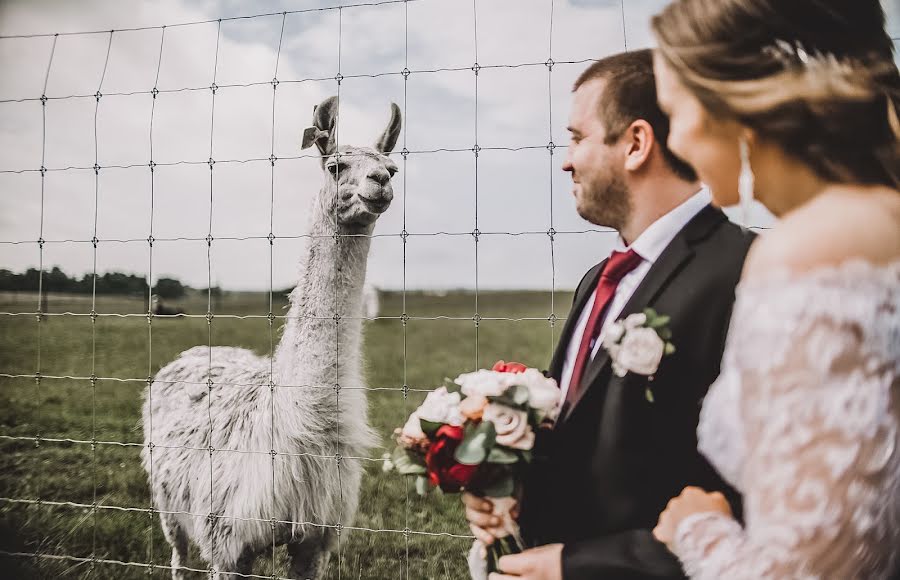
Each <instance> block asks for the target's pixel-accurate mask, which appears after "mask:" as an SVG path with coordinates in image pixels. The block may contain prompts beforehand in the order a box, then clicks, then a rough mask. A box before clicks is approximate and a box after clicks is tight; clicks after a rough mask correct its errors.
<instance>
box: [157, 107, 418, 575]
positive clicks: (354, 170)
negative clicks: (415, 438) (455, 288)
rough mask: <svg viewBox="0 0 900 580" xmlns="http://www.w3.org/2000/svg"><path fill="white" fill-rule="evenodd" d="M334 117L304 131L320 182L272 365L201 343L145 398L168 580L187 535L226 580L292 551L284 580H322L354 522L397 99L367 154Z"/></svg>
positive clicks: (330, 113) (368, 437)
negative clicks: (366, 290)
mask: <svg viewBox="0 0 900 580" xmlns="http://www.w3.org/2000/svg"><path fill="white" fill-rule="evenodd" d="M336 111H337V99H336V98H334V97H332V98H330V99H327V100H326V101H324V102H323V103H322V104H321V105H319V106H318V107H317V108H316V109H314V113H313V127H311V128H309V129H307V131H306V132H305V133H304V146H309V145H312V144H315V145H316V146H317V147H318V148H319V151H320V152H321V154H322V166H323V170H324V176H325V184H324V186H323V187H322V189H321V190H320V193H319V196H318V197H317V198H316V202H315V204H314V207H313V208H312V212H311V220H310V234H311V237H310V238H309V239H310V242H309V244H308V248H307V255H306V259H305V264H304V267H303V268H302V270H301V278H300V282H299V284H298V285H297V287H296V288H295V289H294V291H293V292H291V295H290V308H289V310H288V319H287V321H286V323H285V326H284V331H283V334H282V337H281V340H280V342H279V344H278V346H277V348H276V350H275V354H274V356H273V357H271V358H270V357H264V356H259V355H256V354H254V353H253V352H251V351H249V350H246V349H242V348H234V347H225V346H215V347H210V346H197V347H194V348H191V349H189V350H187V351H185V352H183V353H181V355H180V356H179V357H178V358H177V359H176V360H175V361H173V362H171V363H169V364H168V365H166V366H165V367H163V368H162V369H161V370H160V371H159V372H158V373H157V375H156V377H155V380H154V381H153V383H152V385H151V386H150V387H149V388H148V389H147V392H146V393H145V402H144V407H143V426H144V442H145V447H144V449H143V451H142V453H141V456H142V460H143V465H144V468H145V469H146V470H147V473H148V475H149V477H150V488H151V492H152V494H153V498H154V502H155V505H156V508H157V509H159V510H160V512H161V513H160V520H161V523H162V528H163V532H164V533H165V536H166V539H167V540H168V541H169V543H170V544H171V545H172V576H173V578H176V579H177V578H182V577H184V571H183V570H179V568H180V567H182V566H184V565H185V564H186V561H185V558H186V554H187V543H188V540H191V541H193V542H194V543H195V544H196V545H197V546H198V547H199V549H200V554H201V556H202V557H203V558H204V559H205V560H207V561H208V562H209V563H210V564H211V566H212V567H213V568H214V569H215V570H216V571H217V572H218V573H219V575H220V577H231V576H232V575H233V574H248V573H250V571H251V569H252V565H253V561H254V559H255V557H256V556H257V555H258V554H260V553H261V552H263V551H265V550H267V549H271V548H272V546H273V544H276V545H278V544H287V547H288V553H289V555H290V556H291V570H290V573H291V576H292V577H294V578H314V579H315V578H321V576H322V575H323V573H324V569H325V565H326V564H327V561H328V557H329V553H330V551H331V550H332V549H333V548H334V547H335V545H336V542H337V539H338V534H339V533H340V528H341V527H342V526H346V525H349V524H350V523H352V521H353V518H354V516H355V513H356V508H357V504H358V501H359V486H360V480H361V478H362V474H363V465H362V462H361V461H359V460H354V459H350V458H353V457H366V456H367V454H368V451H369V449H370V448H371V447H372V445H373V443H374V442H375V440H376V437H375V434H374V433H373V431H372V430H371V428H370V427H369V424H368V417H367V413H368V411H367V408H368V405H367V399H366V395H365V390H364V386H365V382H364V379H363V376H362V368H361V366H362V363H361V359H362V352H361V342H362V321H361V319H360V317H361V316H362V314H363V283H364V280H365V275H366V262H367V258H368V253H369V246H370V242H371V237H370V236H371V233H372V230H373V228H374V224H375V220H376V219H377V218H378V216H379V215H380V214H381V213H383V212H384V211H385V210H386V209H387V208H388V206H389V205H390V202H391V199H392V197H393V191H392V188H391V183H390V178H391V177H392V176H393V174H394V173H395V172H396V171H397V167H396V165H395V164H394V163H393V162H392V161H391V160H390V159H389V158H388V157H387V156H386V153H389V152H390V151H391V150H392V149H393V147H394V145H395V144H396V141H397V136H398V135H399V131H400V122H401V121H400V111H399V108H398V107H397V106H396V105H393V104H392V116H391V121H390V123H389V125H388V128H387V129H386V130H385V132H384V134H383V135H382V137H381V138H380V139H379V141H378V144H377V145H376V147H375V149H370V148H357V147H343V146H342V147H341V148H340V151H339V153H338V151H337V149H336V147H335V140H334V127H335V116H336ZM335 233H339V234H348V235H341V236H335V235H334V234H335ZM213 324H214V322H213ZM287 522H294V523H287Z"/></svg>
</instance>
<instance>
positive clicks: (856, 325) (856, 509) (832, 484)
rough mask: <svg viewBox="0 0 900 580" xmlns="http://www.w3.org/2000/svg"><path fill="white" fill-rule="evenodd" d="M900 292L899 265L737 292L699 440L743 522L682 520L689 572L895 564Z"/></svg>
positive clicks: (812, 571) (866, 574) (817, 572)
mask: <svg viewBox="0 0 900 580" xmlns="http://www.w3.org/2000/svg"><path fill="white" fill-rule="evenodd" d="M898 293H900V268H884V267H881V268H877V267H875V266H868V267H866V266H864V265H862V264H857V265H855V266H848V267H845V268H840V269H833V270H828V271H822V272H818V273H816V274H815V275H804V276H803V277H802V278H797V277H794V278H790V277H787V276H785V277H783V278H782V279H780V280H769V281H767V283H765V284H763V283H756V284H755V285H753V286H746V285H742V286H741V287H740V288H739V292H738V301H737V303H736V305H735V314H734V319H733V322H732V327H731V336H730V338H729V344H728V347H727V352H726V356H725V359H724V360H723V375H722V378H720V380H719V381H718V382H717V383H716V385H714V386H713V389H711V391H710V397H708V399H707V401H706V402H705V403H704V409H703V416H702V418H701V426H700V440H701V450H702V451H703V452H704V453H705V454H706V455H707V456H708V457H709V458H710V460H711V461H712V462H713V463H714V464H717V465H718V464H722V465H723V466H725V467H726V469H725V470H723V473H725V474H726V476H729V477H731V478H732V479H734V480H735V481H734V483H735V484H736V485H737V487H738V488H739V489H740V490H741V491H742V493H743V494H744V516H745V517H744V519H745V522H746V526H745V527H742V526H740V525H739V524H738V523H737V522H736V521H735V520H733V519H731V518H726V517H723V516H721V515H717V514H695V515H693V516H691V517H689V518H686V519H685V520H684V521H682V522H681V524H680V525H679V528H678V531H677V535H676V539H675V546H674V550H675V552H676V554H677V555H678V557H679V559H680V560H681V561H682V564H683V566H684V568H685V571H686V572H687V573H688V575H689V576H691V577H692V578H703V579H706V578H710V579H712V578H729V579H743V578H747V579H750V578H753V579H757V578H887V577H889V575H890V574H891V572H892V571H895V570H896V566H897V565H898V564H900V562H898V559H900V558H898V555H897V554H896V552H897V546H900V457H898V456H900V444H898V416H900V382H898V365H900V360H898V358H900V312H898ZM720 383H721V384H720ZM729 417H730V418H731V419H729ZM734 419H737V421H735V420H734ZM728 431H730V434H729V435H728V436H726V437H725V438H724V439H723V437H722V432H728ZM714 432H717V433H714ZM729 438H730V439H731V440H732V442H731V444H726V445H722V442H723V441H727V440H728V439H729ZM735 451H738V453H739V455H740V457H738V459H737V460H735V458H734V452H735ZM729 454H730V456H729ZM729 467H730V469H727V468H729ZM729 471H730V472H731V473H730V474H729V473H728V472H729Z"/></svg>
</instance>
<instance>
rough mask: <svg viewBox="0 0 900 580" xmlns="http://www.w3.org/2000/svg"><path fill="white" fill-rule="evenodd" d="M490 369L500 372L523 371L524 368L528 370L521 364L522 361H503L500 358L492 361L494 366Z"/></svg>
mask: <svg viewBox="0 0 900 580" xmlns="http://www.w3.org/2000/svg"><path fill="white" fill-rule="evenodd" d="M491 370H492V371H497V372H500V373H524V372H525V371H526V370H528V367H527V366H525V365H523V364H522V363H517V362H512V361H510V362H504V361H502V360H498V361H497V362H495V363H494V367H493V368H492V369H491Z"/></svg>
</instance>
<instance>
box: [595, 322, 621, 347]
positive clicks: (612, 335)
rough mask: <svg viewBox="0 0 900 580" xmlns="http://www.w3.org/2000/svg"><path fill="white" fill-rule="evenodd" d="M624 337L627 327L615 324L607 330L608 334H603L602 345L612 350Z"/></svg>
mask: <svg viewBox="0 0 900 580" xmlns="http://www.w3.org/2000/svg"><path fill="white" fill-rule="evenodd" d="M624 335H625V325H624V324H622V323H621V322H613V323H612V324H610V325H609V326H608V327H607V328H606V332H604V333H603V340H602V341H601V343H602V344H603V346H605V347H606V348H610V347H611V346H612V345H614V344H616V343H617V342H619V340H621V339H622V337H623V336H624Z"/></svg>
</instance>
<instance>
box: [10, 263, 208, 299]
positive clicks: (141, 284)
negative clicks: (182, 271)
mask: <svg viewBox="0 0 900 580" xmlns="http://www.w3.org/2000/svg"><path fill="white" fill-rule="evenodd" d="M40 277H41V272H40V270H38V269H36V268H28V269H27V270H25V272H23V273H22V274H16V273H15V272H12V271H10V270H4V269H0V290H6V291H14V292H24V291H30V292H37V290H38V284H39V280H40ZM41 288H42V289H43V291H44V292H71V293H74V294H92V293H93V292H94V275H93V274H85V275H84V276H82V277H81V278H78V277H77V276H73V277H69V276H68V275H67V274H66V273H65V272H63V271H62V270H60V269H59V268H58V267H55V266H54V267H53V269H52V270H44V276H43V283H42V284H41ZM190 289H191V288H190V286H185V285H184V284H182V283H181V282H179V281H178V280H176V279H174V278H160V279H159V280H157V281H156V285H155V286H154V287H153V293H154V294H156V295H158V296H159V297H160V298H162V299H168V300H171V299H174V298H181V297H182V296H184V294H185V292H186V291H187V290H190ZM96 291H97V294H122V295H133V296H145V295H146V293H147V278H146V277H144V276H137V275H135V274H122V273H121V272H107V273H105V274H98V275H97V278H96ZM213 291H214V292H221V290H219V288H213Z"/></svg>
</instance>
